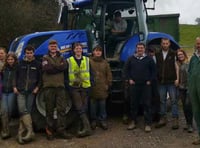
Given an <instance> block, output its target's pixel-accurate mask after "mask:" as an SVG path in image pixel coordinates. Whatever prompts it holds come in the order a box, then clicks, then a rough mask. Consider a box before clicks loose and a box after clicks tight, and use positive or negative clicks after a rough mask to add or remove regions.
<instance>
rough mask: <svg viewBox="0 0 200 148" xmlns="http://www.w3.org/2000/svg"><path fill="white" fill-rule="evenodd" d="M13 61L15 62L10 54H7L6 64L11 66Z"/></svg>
mask: <svg viewBox="0 0 200 148" xmlns="http://www.w3.org/2000/svg"><path fill="white" fill-rule="evenodd" d="M14 62H15V59H14V58H13V57H12V56H9V57H8V58H7V63H8V65H10V66H12V65H13V64H14Z"/></svg>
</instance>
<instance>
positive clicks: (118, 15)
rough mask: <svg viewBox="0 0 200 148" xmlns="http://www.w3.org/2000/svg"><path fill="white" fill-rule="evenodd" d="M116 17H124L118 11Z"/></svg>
mask: <svg viewBox="0 0 200 148" xmlns="http://www.w3.org/2000/svg"><path fill="white" fill-rule="evenodd" d="M114 16H115V17H121V16H122V15H121V12H120V11H116V12H115V14H114Z"/></svg>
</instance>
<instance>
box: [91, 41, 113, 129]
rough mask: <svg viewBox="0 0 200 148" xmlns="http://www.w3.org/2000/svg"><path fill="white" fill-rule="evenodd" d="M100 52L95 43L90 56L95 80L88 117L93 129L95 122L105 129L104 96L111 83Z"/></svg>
mask: <svg viewBox="0 0 200 148" xmlns="http://www.w3.org/2000/svg"><path fill="white" fill-rule="evenodd" d="M102 52H103V50H102V48H101V46H99V45H97V46H96V47H95V48H94V49H93V52H92V53H93V56H92V57H91V58H90V63H91V67H92V72H93V73H94V81H95V85H94V86H92V89H91V99H90V117H91V119H92V125H91V126H92V129H95V128H96V126H97V122H99V125H100V127H101V128H102V129H104V130H107V128H108V126H107V123H106V116H107V113H106V98H107V97H108V88H109V87H110V86H111V84H112V73H111V70H110V66H109V64H108V62H107V61H106V60H104V59H103V57H102Z"/></svg>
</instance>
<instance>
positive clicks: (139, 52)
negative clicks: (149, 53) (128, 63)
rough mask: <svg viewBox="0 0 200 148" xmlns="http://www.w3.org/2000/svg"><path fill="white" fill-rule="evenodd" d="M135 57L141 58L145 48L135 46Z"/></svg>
mask: <svg viewBox="0 0 200 148" xmlns="http://www.w3.org/2000/svg"><path fill="white" fill-rule="evenodd" d="M136 52H137V55H138V56H143V54H144V52H145V47H144V46H143V45H137V50H136Z"/></svg>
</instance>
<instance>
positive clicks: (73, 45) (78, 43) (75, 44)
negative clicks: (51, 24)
mask: <svg viewBox="0 0 200 148" xmlns="http://www.w3.org/2000/svg"><path fill="white" fill-rule="evenodd" d="M77 46H81V47H83V45H82V44H81V43H80V42H75V43H73V44H72V50H74V49H75V48H76V47H77Z"/></svg>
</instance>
